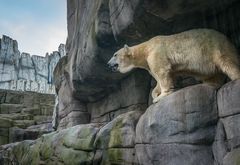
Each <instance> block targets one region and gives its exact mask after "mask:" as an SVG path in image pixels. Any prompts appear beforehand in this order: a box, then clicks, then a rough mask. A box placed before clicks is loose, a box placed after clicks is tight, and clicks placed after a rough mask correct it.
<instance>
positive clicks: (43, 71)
mask: <svg viewBox="0 0 240 165" xmlns="http://www.w3.org/2000/svg"><path fill="white" fill-rule="evenodd" d="M0 42H1V44H0V89H10V90H18V91H35V92H40V93H55V89H54V85H53V70H54V68H55V66H56V64H57V62H58V61H59V59H60V58H61V57H63V56H65V53H66V52H65V48H64V47H65V46H64V45H63V44H60V46H59V48H58V51H54V52H53V53H52V54H50V55H49V54H47V55H46V56H45V57H41V56H36V55H34V56H32V57H31V56H30V54H28V53H22V54H21V55H20V52H19V50H18V43H17V41H16V40H12V39H11V38H9V37H7V36H3V37H2V39H0Z"/></svg>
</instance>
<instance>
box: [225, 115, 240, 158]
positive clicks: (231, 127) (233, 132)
mask: <svg viewBox="0 0 240 165" xmlns="http://www.w3.org/2000/svg"><path fill="white" fill-rule="evenodd" d="M221 122H222V123H223V125H224V129H225V132H226V139H227V140H228V146H229V147H230V148H231V149H233V148H235V147H238V146H239V145H240V127H239V125H240V114H238V115H234V116H229V117H225V118H223V119H221ZM239 156H240V155H239Z"/></svg>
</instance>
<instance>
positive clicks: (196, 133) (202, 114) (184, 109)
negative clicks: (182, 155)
mask: <svg viewBox="0 0 240 165" xmlns="http://www.w3.org/2000/svg"><path fill="white" fill-rule="evenodd" d="M215 96H216V91H215V89H214V88H213V87H211V86H208V85H204V84H203V85H196V86H191V87H187V88H184V89H181V90H179V91H177V92H175V93H173V94H171V95H168V96H166V97H164V98H162V100H160V101H159V102H158V103H156V104H153V105H151V106H150V107H149V108H148V109H147V111H146V112H145V114H144V115H143V116H142V117H141V118H140V120H139V122H138V124H137V129H136V133H137V143H141V144H145V143H147V144H149V143H150V144H159V143H187V144H202V145H206V144H208V145H209V144H211V143H212V142H213V140H214V135H215V124H216V122H217V119H218V112H217V105H216V97H215Z"/></svg>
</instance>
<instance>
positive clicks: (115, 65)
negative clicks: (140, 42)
mask: <svg viewBox="0 0 240 165" xmlns="http://www.w3.org/2000/svg"><path fill="white" fill-rule="evenodd" d="M108 66H109V68H111V70H112V71H114V72H117V71H119V72H121V73H126V72H129V71H131V70H132V69H133V68H135V65H134V59H133V53H132V51H131V48H130V47H128V46H127V45H124V47H123V48H122V49H120V50H118V51H117V52H116V53H114V55H113V57H112V58H111V59H110V60H109V61H108Z"/></svg>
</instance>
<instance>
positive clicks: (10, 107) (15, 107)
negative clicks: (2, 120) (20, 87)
mask: <svg viewBox="0 0 240 165" xmlns="http://www.w3.org/2000/svg"><path fill="white" fill-rule="evenodd" d="M22 109H23V105H22V104H7V103H3V104H0V113H1V114H12V113H20V112H21V111H22Z"/></svg>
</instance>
